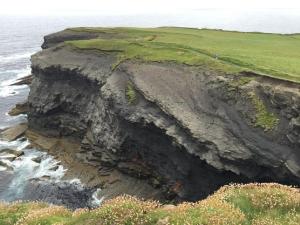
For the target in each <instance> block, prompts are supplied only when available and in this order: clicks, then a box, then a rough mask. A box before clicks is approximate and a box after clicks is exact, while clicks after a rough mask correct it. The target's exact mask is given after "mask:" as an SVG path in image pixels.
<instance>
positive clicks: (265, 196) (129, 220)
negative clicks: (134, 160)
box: [0, 184, 300, 225]
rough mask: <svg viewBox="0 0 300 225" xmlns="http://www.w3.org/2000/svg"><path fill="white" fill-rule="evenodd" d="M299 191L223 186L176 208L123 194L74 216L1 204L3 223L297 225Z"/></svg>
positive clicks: (26, 205) (57, 210)
mask: <svg viewBox="0 0 300 225" xmlns="http://www.w3.org/2000/svg"><path fill="white" fill-rule="evenodd" d="M299 221H300V192H299V190H298V189H296V188H291V187H287V186H284V185H279V184H247V185H230V186H225V187H222V188H221V189H220V190H218V191H217V192H216V193H215V194H213V195H211V196H209V197H208V198H207V199H204V200H202V201H199V202H196V203H181V204H179V205H177V206H172V205H161V204H160V203H159V202H155V201H141V200H139V199H137V198H134V197H130V196H121V197H117V198H115V199H112V200H108V201H106V202H104V204H103V205H102V206H100V207H99V208H96V209H92V210H88V209H79V210H76V211H75V212H72V211H70V210H68V209H66V208H64V207H61V206H53V205H52V206H51V205H47V204H44V203H38V202H32V203H12V204H5V203H2V204H1V203H0V224H1V225H15V224H16V225H159V224H160V225H298V224H299Z"/></svg>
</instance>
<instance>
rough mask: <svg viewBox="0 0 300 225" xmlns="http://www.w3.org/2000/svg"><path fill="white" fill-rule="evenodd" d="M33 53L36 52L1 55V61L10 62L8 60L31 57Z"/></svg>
mask: <svg viewBox="0 0 300 225" xmlns="http://www.w3.org/2000/svg"><path fill="white" fill-rule="evenodd" d="M32 54H34V52H24V53H19V54H12V55H8V56H0V62H1V63H8V62H13V61H17V60H20V59H26V58H28V59H29V58H30V56H31V55H32Z"/></svg>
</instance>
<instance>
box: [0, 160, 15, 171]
mask: <svg viewBox="0 0 300 225" xmlns="http://www.w3.org/2000/svg"><path fill="white" fill-rule="evenodd" d="M0 166H2V167H4V168H6V170H8V171H12V170H14V169H13V167H11V166H9V165H8V164H7V163H5V162H3V161H0Z"/></svg>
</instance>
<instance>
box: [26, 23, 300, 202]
mask: <svg viewBox="0 0 300 225" xmlns="http://www.w3.org/2000/svg"><path fill="white" fill-rule="evenodd" d="M165 29H166V30H168V28H165ZM170 29H171V28H170ZM171 30H173V28H172V29H171ZM175 30H176V29H175ZM183 30H184V29H183ZM133 32H135V33H134V35H137V36H134V37H132V36H130V39H128V35H131V34H132V33H133ZM143 32H144V33H142V31H139V30H138V32H136V30H135V29H132V30H130V29H128V30H126V29H125V30H123V29H119V30H118V29H98V30H97V29H96V30H91V29H82V28H81V29H72V30H70V29H69V30H65V31H62V32H58V33H55V34H52V35H49V36H46V37H45V42H44V44H43V50H42V51H40V52H38V53H36V54H35V55H33V56H32V59H31V61H32V75H33V81H32V84H31V87H30V89H31V90H30V95H29V98H28V100H29V104H28V105H29V113H28V121H29V127H30V128H31V129H34V130H39V131H42V132H44V133H47V134H48V135H50V136H59V137H60V136H69V137H72V138H75V139H77V140H78V141H80V143H81V149H80V153H76V157H78V158H79V159H80V160H83V161H85V162H88V163H90V164H91V165H93V166H95V167H99V168H115V169H117V170H119V171H121V172H122V173H125V174H129V175H130V176H133V177H137V178H139V179H143V180H145V181H146V182H148V183H150V184H151V185H152V186H153V187H155V188H157V189H160V190H162V191H163V192H164V194H165V196H166V198H169V199H178V200H198V199H201V198H203V197H205V196H207V195H208V194H210V193H212V192H213V191H215V190H216V189H218V188H219V187H220V186H222V185H224V184H228V183H232V182H250V181H257V182H265V181H273V182H281V183H285V184H294V185H299V184H300V152H299V149H300V148H299V147H300V91H299V88H300V85H299V84H298V83H297V79H298V77H295V76H290V74H289V76H288V75H287V74H285V73H279V72H278V71H276V72H274V74H266V72H267V70H266V69H264V70H260V68H263V66H260V67H256V68H254V67H253V65H250V64H249V65H250V66H248V67H247V68H245V67H243V66H242V65H248V64H245V63H244V64H242V63H240V62H238V63H236V60H235V61H234V60H233V59H232V58H231V61H230V62H229V61H228V57H227V58H226V57H225V56H222V55H219V54H213V53H209V52H207V51H203V50H199V49H196V50H197V58H195V57H194V55H193V54H196V53H194V52H195V51H196V50H195V49H194V48H193V49H190V48H188V47H186V46H185V47H183V46H182V45H178V44H176V43H175V44H174V43H173V42H174V41H173V39H171V40H169V42H168V45H167V44H166V43H164V42H162V41H161V40H160V41H158V40H156V39H157V38H158V36H159V35H161V33H159V32H158V33H157V34H156V33H155V29H150V30H149V31H147V30H144V31H143ZM145 32H146V33H145ZM149 32H150V33H149ZM180 32H183V31H182V29H179V28H178V30H176V33H180ZM193 32H194V31H193ZM199 32H200V31H199ZM208 32H209V31H208ZM211 32H216V31H211ZM220 32H221V31H220ZM221 33H222V32H221ZM163 35H164V37H167V36H168V35H170V37H172V35H175V34H174V33H171V34H170V33H168V32H166V31H164V33H163ZM238 35H239V34H238ZM189 36H191V34H189ZM139 38H142V40H141V39H139ZM192 38H194V36H192ZM199 38H200V37H199ZM202 38H203V37H202ZM89 39H91V40H89ZM76 40H85V41H82V42H79V41H76ZM128 40H130V41H128ZM140 40H141V41H140ZM197 40H198V39H197ZM89 41H90V42H89ZM156 41H157V42H156ZM183 41H184V42H188V40H186V39H183ZM149 43H151V44H149ZM162 43H163V44H162ZM170 43H171V44H170ZM166 46H167V47H168V48H167V49H166ZM133 47H134V48H133ZM171 50H172V51H171ZM157 51H159V52H157ZM169 51H171V52H169ZM153 52H155V53H158V54H155V55H154V54H153ZM192 57H194V58H192ZM203 62H205V63H203ZM232 62H234V63H232ZM270 63H271V61H270ZM264 68H265V67H264ZM268 71H269V72H270V71H271V72H272V71H275V70H270V69H268ZM260 72H261V74H262V75H259V74H260ZM273 77H277V78H278V79H277V78H273ZM283 79H284V80H283ZM289 80H290V81H289ZM74 154H75V153H74Z"/></svg>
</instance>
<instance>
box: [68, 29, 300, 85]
mask: <svg viewBox="0 0 300 225" xmlns="http://www.w3.org/2000/svg"><path fill="white" fill-rule="evenodd" d="M72 30H73V31H78V32H81V31H85V32H98V33H99V34H103V33H105V34H109V35H110V38H97V39H92V40H78V41H68V42H67V43H68V44H71V45H73V46H75V47H77V48H80V49H98V50H101V51H114V52H116V53H117V54H118V57H119V63H120V62H122V61H124V60H127V59H137V60H143V61H159V62H161V61H173V62H178V63H184V64H188V65H196V66H205V67H207V68H211V69H214V70H217V71H223V72H226V73H239V72H243V71H251V72H254V73H258V74H262V75H265V76H270V77H275V78H279V79H284V80H289V81H294V82H298V83H299V82H300V38H299V35H296V34H295V35H280V34H264V33H241V32H230V31H220V30H207V29H201V30H200V29H190V28H172V27H162V28H147V29H146V28H73V29H72Z"/></svg>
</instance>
